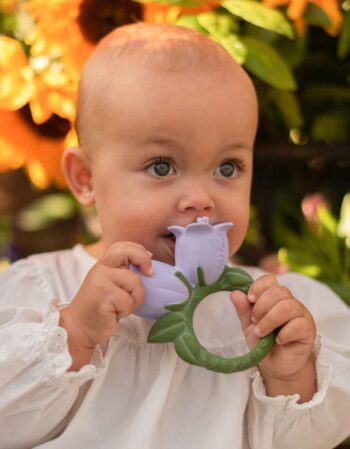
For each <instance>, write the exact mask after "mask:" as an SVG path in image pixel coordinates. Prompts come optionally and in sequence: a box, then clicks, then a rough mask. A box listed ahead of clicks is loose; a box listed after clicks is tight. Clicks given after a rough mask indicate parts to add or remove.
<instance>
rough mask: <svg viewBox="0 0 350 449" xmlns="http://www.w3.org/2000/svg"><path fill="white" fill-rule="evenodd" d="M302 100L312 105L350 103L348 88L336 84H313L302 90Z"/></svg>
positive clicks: (349, 90)
mask: <svg viewBox="0 0 350 449" xmlns="http://www.w3.org/2000/svg"><path fill="white" fill-rule="evenodd" d="M303 98H305V100H307V101H309V102H311V103H313V102H315V103H322V102H326V101H332V102H337V103H349V102H350V87H348V86H339V85H336V84H333V85H332V84H314V85H309V86H307V87H306V88H305V89H304V90H303Z"/></svg>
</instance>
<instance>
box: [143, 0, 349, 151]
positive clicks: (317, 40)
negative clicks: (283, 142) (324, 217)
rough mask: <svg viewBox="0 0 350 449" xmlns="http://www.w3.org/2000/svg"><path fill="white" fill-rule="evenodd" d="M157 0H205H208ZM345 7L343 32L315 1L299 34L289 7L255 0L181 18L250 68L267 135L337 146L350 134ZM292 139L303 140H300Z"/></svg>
mask: <svg viewBox="0 0 350 449" xmlns="http://www.w3.org/2000/svg"><path fill="white" fill-rule="evenodd" d="M142 1H143V2H146V0H142ZM159 3H162V4H166V5H174V6H200V5H201V4H202V3H204V1H199V0H197V1H195V0H192V1H189V0H187V1H186V0H159ZM342 8H343V15H344V20H343V25H342V29H341V32H340V35H339V38H337V37H330V36H328V35H327V34H326V32H325V31H322V28H327V27H329V26H330V25H331V20H330V17H328V15H327V14H326V13H325V11H324V10H323V9H321V8H320V7H318V6H317V5H316V4H313V3H308V5H307V7H306V9H305V12H304V15H303V19H304V21H305V23H306V24H307V27H306V30H305V33H303V34H302V35H296V34H295V33H294V31H293V26H292V22H291V21H290V20H289V19H288V17H287V16H286V9H285V8H280V9H277V8H267V7H265V6H264V5H263V4H262V3H261V1H255V0H222V1H221V4H220V7H218V8H217V9H216V10H215V11H212V12H206V13H198V14H196V15H192V16H189V15H187V16H186V15H182V16H181V17H180V18H179V19H178V21H177V24H178V25H181V26H184V27H188V28H191V29H194V30H196V31H199V32H202V33H204V34H206V35H208V36H209V37H211V38H212V39H213V40H215V41H217V42H219V43H220V44H221V45H222V46H223V47H224V48H225V49H226V50H227V51H228V52H229V53H230V55H231V56H232V57H233V58H234V59H235V60H236V61H237V62H238V63H239V64H241V65H243V66H244V67H245V68H246V69H247V71H248V72H250V74H251V75H252V78H253V81H254V82H255V85H256V88H257V91H258V97H259V103H260V105H261V117H262V118H263V119H266V123H268V124H269V126H266V127H264V130H265V132H266V134H267V137H270V138H276V137H277V138H279V139H280V138H281V136H283V134H284V136H285V138H286V137H287V136H289V135H291V133H293V132H298V133H299V134H302V135H303V137H304V138H303V143H305V142H307V141H309V140H313V141H316V142H322V143H324V144H332V143H341V142H346V141H348V139H349V131H348V129H349V125H350V119H349V117H350V100H349V98H350V87H349V84H348V81H347V80H348V78H349V75H350V74H349V65H348V62H347V61H346V57H347V56H348V54H349V52H350V7H349V1H348V0H346V1H344V2H342ZM334 44H336V47H337V48H336V49H335V48H334V47H335V46H334ZM337 58H338V59H337ZM331 80H332V81H331ZM293 91H294V92H295V93H292V92H293ZM315 94H316V95H315ZM262 126H264V123H263V122H262ZM292 140H293V139H292ZM293 142H294V143H295V144H300V142H299V141H298V139H297V140H293Z"/></svg>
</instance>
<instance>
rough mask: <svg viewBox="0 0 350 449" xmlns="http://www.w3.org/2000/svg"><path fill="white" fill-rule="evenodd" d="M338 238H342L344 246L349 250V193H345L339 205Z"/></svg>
mask: <svg viewBox="0 0 350 449" xmlns="http://www.w3.org/2000/svg"><path fill="white" fill-rule="evenodd" d="M338 236H339V237H344V238H345V243H346V246H347V247H348V248H350V193H347V194H346V195H345V196H344V198H343V202H342V205H341V209H340V218H339V223H338Z"/></svg>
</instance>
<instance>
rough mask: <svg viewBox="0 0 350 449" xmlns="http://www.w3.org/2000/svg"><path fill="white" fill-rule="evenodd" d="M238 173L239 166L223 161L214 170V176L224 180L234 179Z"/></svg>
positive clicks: (232, 162) (233, 162)
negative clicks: (221, 177)
mask: <svg viewBox="0 0 350 449" xmlns="http://www.w3.org/2000/svg"><path fill="white" fill-rule="evenodd" d="M238 171H239V165H238V163H237V162H235V161H225V162H223V163H222V164H220V165H219V166H218V168H217V169H216V170H215V176H223V177H224V178H235V177H236V176H237V174H238Z"/></svg>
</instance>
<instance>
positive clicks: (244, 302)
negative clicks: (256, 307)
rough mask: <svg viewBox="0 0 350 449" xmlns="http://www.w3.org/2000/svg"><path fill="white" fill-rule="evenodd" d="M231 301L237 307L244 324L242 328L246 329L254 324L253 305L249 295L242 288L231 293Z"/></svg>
mask: <svg viewBox="0 0 350 449" xmlns="http://www.w3.org/2000/svg"><path fill="white" fill-rule="evenodd" d="M231 301H232V303H233V305H234V306H235V308H236V312H237V315H238V318H239V320H240V322H241V325H242V330H243V331H244V330H245V329H247V327H249V326H250V325H251V324H252V321H251V314H252V306H251V304H250V303H249V301H248V299H247V296H246V295H245V294H244V293H243V292H241V291H240V290H235V291H233V292H232V293H231Z"/></svg>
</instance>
